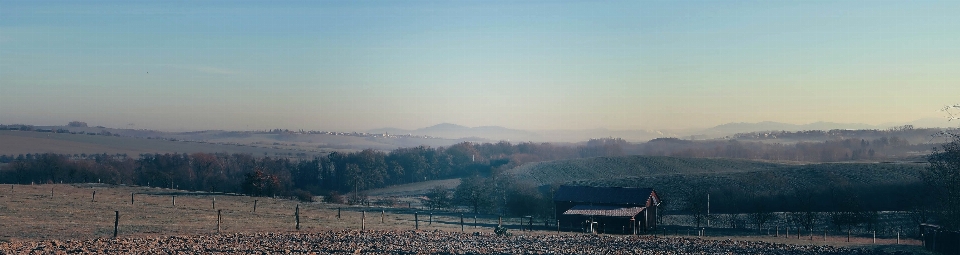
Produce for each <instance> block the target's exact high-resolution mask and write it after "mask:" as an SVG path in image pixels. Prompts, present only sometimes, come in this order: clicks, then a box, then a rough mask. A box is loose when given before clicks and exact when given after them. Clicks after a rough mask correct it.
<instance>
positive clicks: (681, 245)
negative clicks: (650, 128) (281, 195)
mask: <svg viewBox="0 0 960 255" xmlns="http://www.w3.org/2000/svg"><path fill="white" fill-rule="evenodd" d="M0 254H882V253H876V252H875V251H870V250H861V249H849V248H839V247H832V246H812V245H788V244H775V243H767V242H746V241H731V240H725V241H719V240H701V239H695V238H663V237H661V238H657V237H650V236H607V235H601V236H593V235H516V236H512V237H497V236H494V235H491V234H479V233H478V234H472V233H459V232H445V231H412V230H410V231H399V230H397V231H391V230H372V231H371V230H367V231H356V230H339V231H328V232H319V233H283V234H274V233H240V234H222V235H211V236H167V237H146V238H118V239H93V240H82V241H77V240H67V241H26V242H10V243H0Z"/></svg>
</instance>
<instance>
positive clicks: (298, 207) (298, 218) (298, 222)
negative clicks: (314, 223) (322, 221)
mask: <svg viewBox="0 0 960 255" xmlns="http://www.w3.org/2000/svg"><path fill="white" fill-rule="evenodd" d="M294 215H295V216H296V218H297V230H300V204H297V210H296V212H294Z"/></svg>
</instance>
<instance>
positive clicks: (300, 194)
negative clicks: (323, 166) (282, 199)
mask: <svg viewBox="0 0 960 255" xmlns="http://www.w3.org/2000/svg"><path fill="white" fill-rule="evenodd" d="M291 194H292V195H293V197H295V198H297V200H300V201H301V202H313V194H311V193H310V191H306V190H302V189H297V190H294V191H293V192H291Z"/></svg>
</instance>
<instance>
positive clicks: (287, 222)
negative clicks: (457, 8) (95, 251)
mask: <svg viewBox="0 0 960 255" xmlns="http://www.w3.org/2000/svg"><path fill="white" fill-rule="evenodd" d="M11 187H12V189H11ZM51 190H52V191H53V195H52V196H51ZM94 191H96V201H92V199H93V193H94ZM131 193H136V194H135V195H134V204H131V203H130V194H131ZM173 196H176V206H174V205H173ZM214 198H215V199H216V209H214V208H213V206H214V205H213V200H214ZM254 200H257V210H256V212H255V213H254V212H253V205H254ZM298 204H299V205H300V215H301V217H300V224H301V230H300V231H304V232H314V231H320V230H324V229H360V228H361V218H362V217H363V218H365V220H363V221H364V226H363V227H364V228H366V229H414V228H415V226H414V225H415V223H414V217H415V216H414V215H413V214H414V211H415V210H414V209H406V208H375V207H351V206H346V205H335V204H324V203H298V202H297V201H292V200H285V199H274V198H264V197H247V196H238V195H230V194H210V193H196V192H185V191H179V190H169V189H159V188H144V187H122V186H106V185H97V184H80V185H68V184H46V185H9V184H4V185H0V229H4V230H6V231H3V232H0V239H4V240H8V241H14V240H53V239H57V240H66V239H93V238H102V237H112V236H113V223H114V217H115V214H114V211H119V212H120V222H119V225H120V227H119V235H121V236H158V235H196V234H210V233H216V232H217V222H216V220H217V210H221V226H220V228H221V231H222V232H226V233H241V232H246V233H253V232H274V233H282V232H296V231H297V230H296V218H295V216H294V215H295V210H296V209H295V208H296V207H297V205H298ZM338 208H342V209H341V218H339V219H338V218H337V211H338ZM362 211H365V213H362ZM381 213H383V223H381ZM364 216H365V217H364ZM418 216H419V220H420V229H424V230H431V229H441V230H449V231H460V225H459V224H460V219H459V214H455V213H436V214H435V215H434V217H433V223H432V224H431V223H429V222H428V221H429V219H430V216H429V212H420V213H419V215H418ZM466 217H472V216H466ZM465 221H467V222H468V223H470V225H472V223H473V219H472V218H470V219H465ZM495 222H496V219H488V218H480V219H479V223H480V224H481V225H483V226H484V228H477V229H471V228H470V227H469V226H468V227H467V230H468V231H483V232H492V230H491V229H489V227H491V226H492V225H493V224H496V223H495Z"/></svg>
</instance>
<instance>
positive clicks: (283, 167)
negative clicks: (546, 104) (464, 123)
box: [0, 139, 623, 196]
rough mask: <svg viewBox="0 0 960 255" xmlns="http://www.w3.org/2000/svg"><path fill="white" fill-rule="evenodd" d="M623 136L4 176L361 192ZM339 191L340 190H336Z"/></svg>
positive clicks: (111, 160)
mask: <svg viewBox="0 0 960 255" xmlns="http://www.w3.org/2000/svg"><path fill="white" fill-rule="evenodd" d="M619 143H622V140H619V139H609V141H606V140H596V141H592V142H591V143H589V144H587V145H583V146H577V147H573V146H557V145H552V144H549V143H520V144H516V145H514V144H511V143H509V142H498V143H484V144H475V143H467V142H464V143H459V144H455V145H452V146H449V147H438V148H431V147H426V146H420V147H413V148H400V149H396V150H393V151H390V152H382V151H376V150H363V151H359V152H350V153H343V152H334V153H331V154H328V155H326V156H320V157H314V158H312V159H290V158H271V157H254V156H252V155H249V154H225V153H216V154H209V153H193V154H178V153H170V154H142V155H140V157H139V158H137V159H133V158H131V157H126V156H123V155H107V154H94V155H89V156H87V157H75V156H70V155H60V154H49V153H47V154H27V155H18V156H17V157H15V158H13V159H12V160H9V157H8V158H7V159H8V161H9V163H8V164H7V165H5V166H4V167H3V168H2V169H0V182H5V183H20V184H30V183H60V182H63V183H80V182H103V183H112V184H135V185H141V186H153V187H167V188H177V189H184V190H201V191H216V192H238V193H245V194H250V195H261V196H269V195H295V194H305V193H310V194H314V195H318V194H330V193H331V192H336V193H346V192H354V193H356V192H358V191H363V190H367V189H374V188H380V187H385V186H389V185H396V184H404V183H413V182H421V181H425V180H436V179H447V178H458V177H464V176H472V175H484V176H490V175H493V174H495V173H497V172H500V171H503V170H505V169H509V168H512V167H514V166H518V165H520V164H523V163H527V162H536V161H545V160H557V159H567V158H577V157H593V156H617V155H622V153H623V152H622V150H620V149H618V148H619V145H618V144H619ZM336 193H334V194H336Z"/></svg>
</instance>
